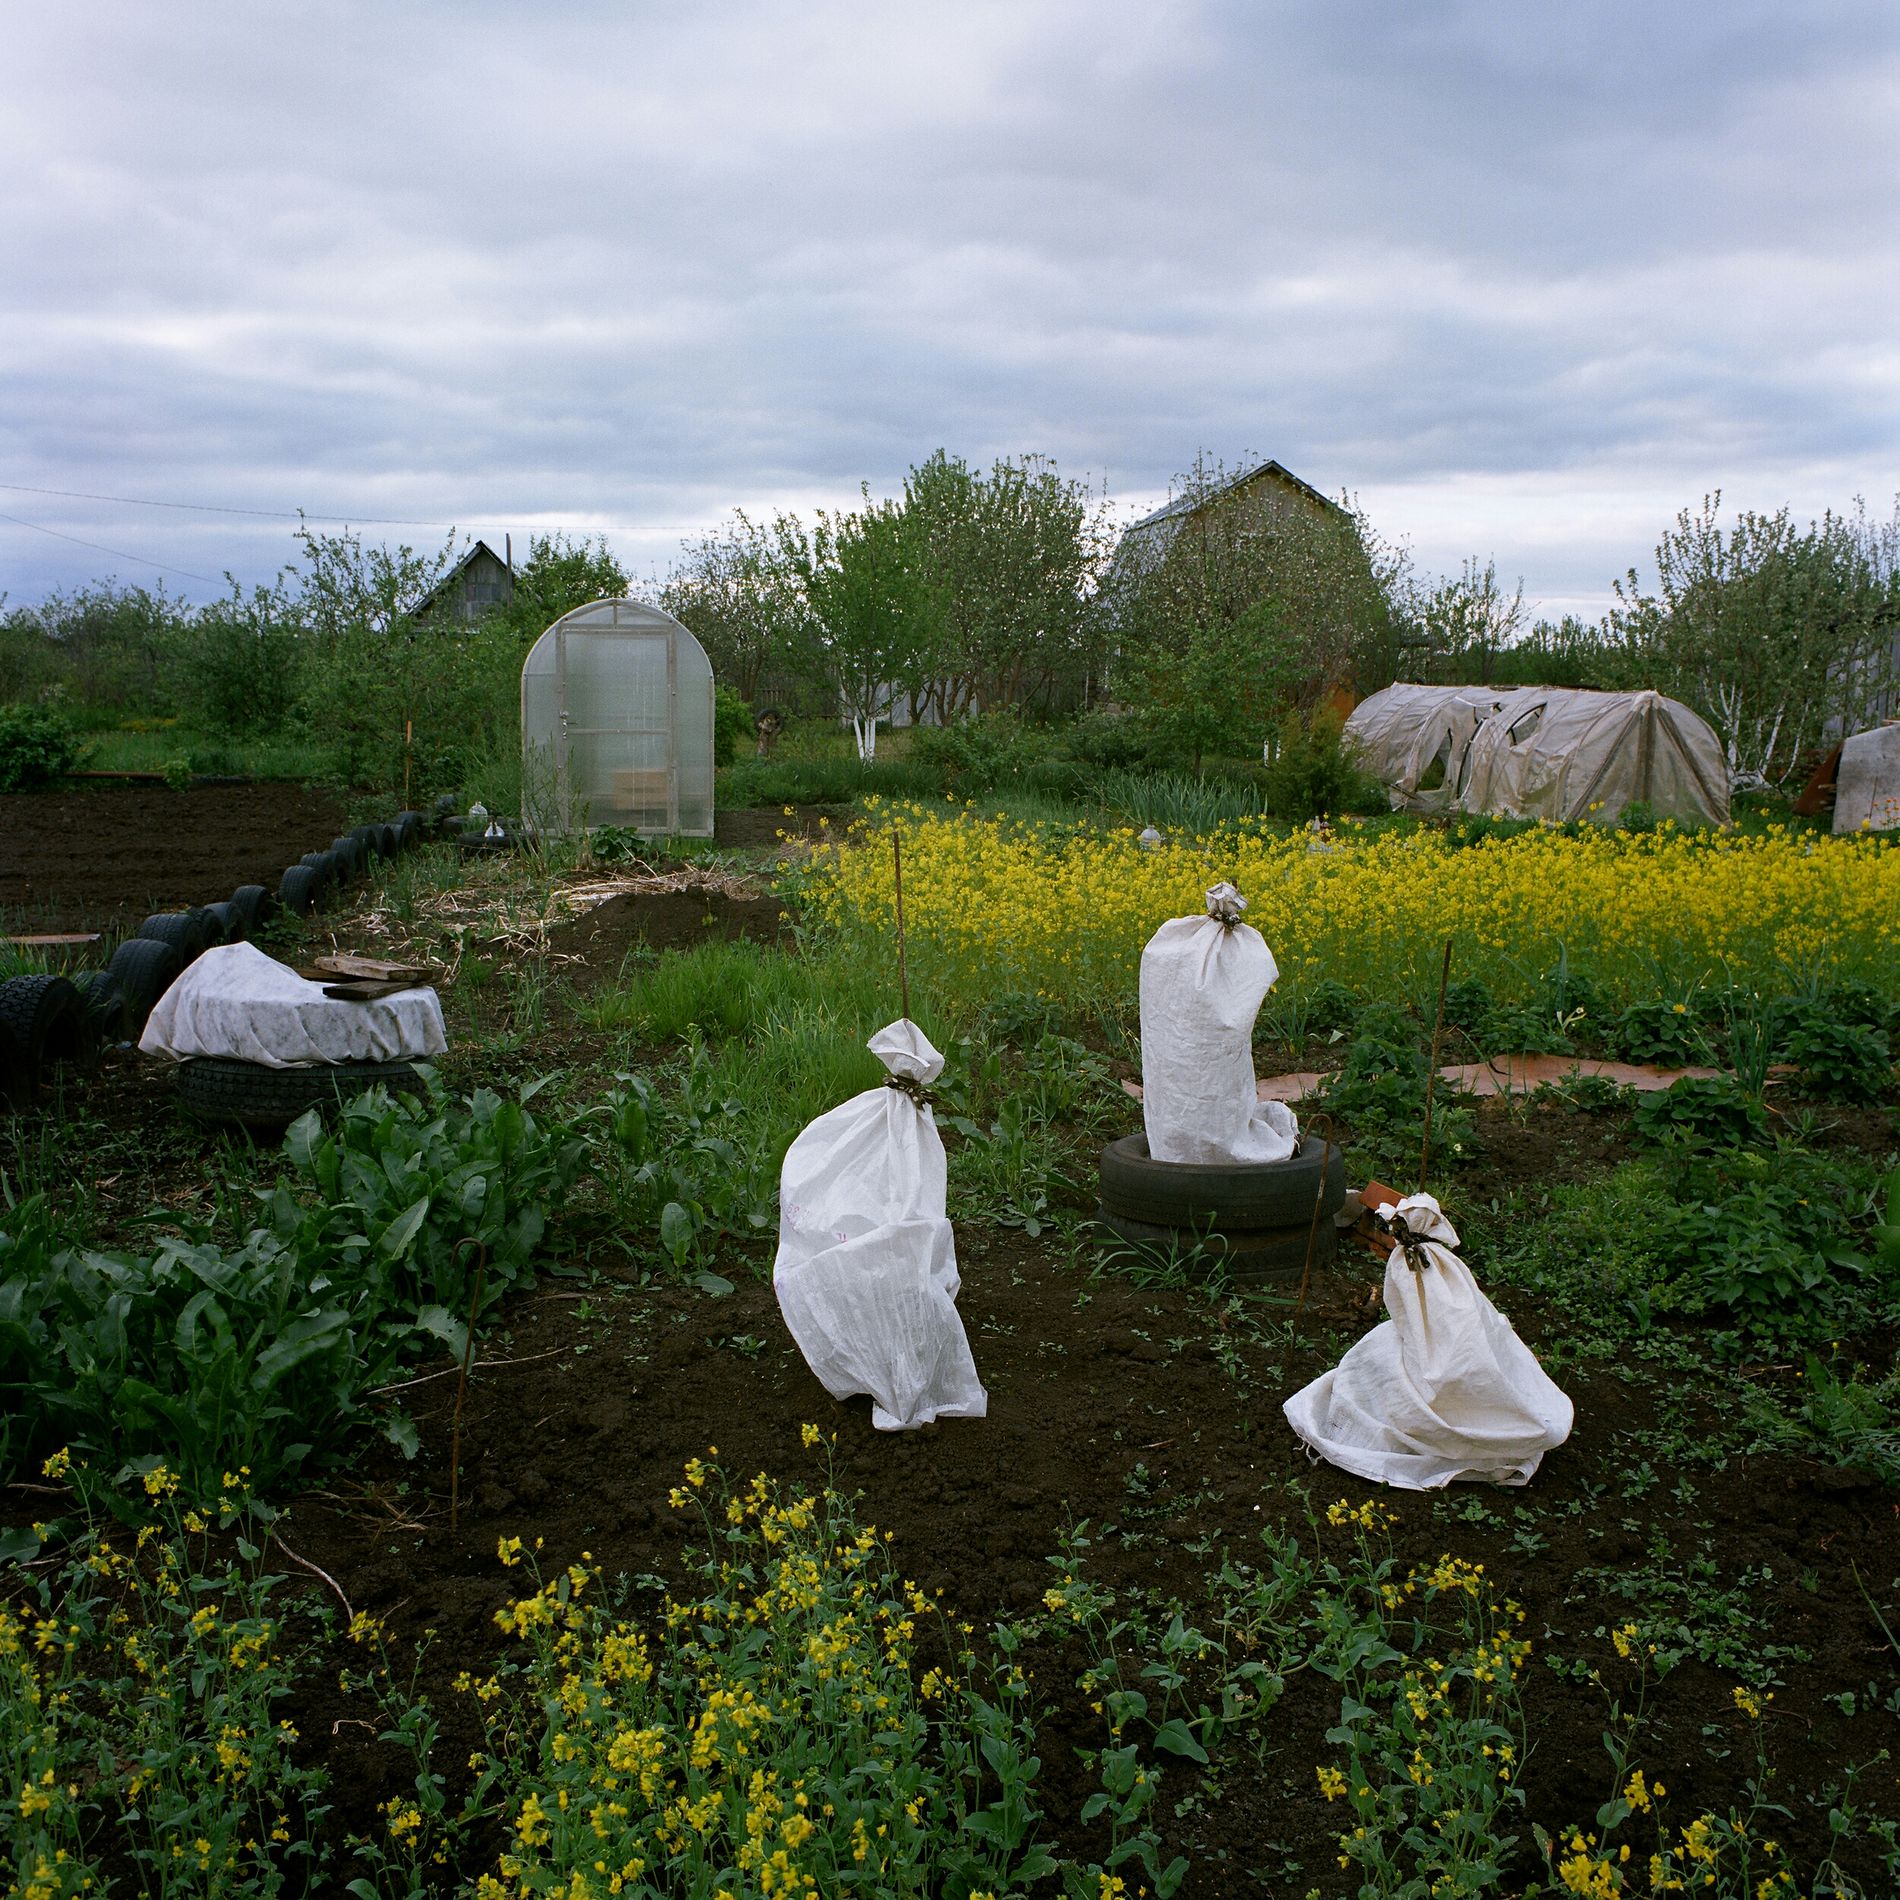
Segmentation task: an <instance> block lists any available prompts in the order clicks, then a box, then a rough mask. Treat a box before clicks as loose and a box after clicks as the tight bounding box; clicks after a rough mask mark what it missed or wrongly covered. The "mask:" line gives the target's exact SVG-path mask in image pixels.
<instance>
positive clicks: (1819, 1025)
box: [1788, 1014, 1893, 1102]
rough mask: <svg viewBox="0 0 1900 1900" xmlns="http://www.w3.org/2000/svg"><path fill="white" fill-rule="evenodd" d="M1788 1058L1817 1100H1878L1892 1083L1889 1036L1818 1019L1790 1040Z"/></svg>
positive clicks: (1806, 1023)
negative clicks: (1819, 1098) (1822, 1096)
mask: <svg viewBox="0 0 1900 1900" xmlns="http://www.w3.org/2000/svg"><path fill="white" fill-rule="evenodd" d="M1788 1057H1789V1060H1790V1061H1792V1062H1793V1063H1794V1064H1795V1066H1796V1067H1797V1068H1798V1069H1799V1070H1800V1071H1801V1079H1802V1080H1803V1081H1804V1082H1806V1083H1807V1085H1808V1086H1809V1087H1810V1088H1811V1089H1813V1091H1814V1092H1815V1094H1817V1095H1825V1096H1827V1097H1829V1098H1830V1099H1832V1100H1837V1101H1843V1102H1873V1101H1878V1100H1879V1099H1880V1096H1881V1095H1882V1094H1883V1093H1884V1092H1885V1090H1886V1088H1887V1086H1888V1084H1889V1083H1891V1082H1892V1080H1893V1052H1892V1050H1891V1049H1890V1048H1889V1046H1888V1043H1887V1037H1886V1032H1885V1031H1884V1030H1879V1029H1868V1028H1865V1027H1863V1026H1862V1025H1861V1024H1859V1023H1853V1022H1845V1021H1837V1020H1832V1019H1830V1018H1827V1017H1825V1016H1821V1015H1818V1014H1817V1015H1816V1016H1814V1017H1811V1018H1808V1019H1806V1020H1804V1021H1802V1022H1801V1023H1800V1024H1799V1025H1798V1026H1797V1027H1796V1028H1795V1029H1794V1031H1793V1032H1792V1034H1790V1036H1789V1038H1788Z"/></svg>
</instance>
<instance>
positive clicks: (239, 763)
mask: <svg viewBox="0 0 1900 1900" xmlns="http://www.w3.org/2000/svg"><path fill="white" fill-rule="evenodd" d="M181 762H182V763H183V764H184V765H185V766H186V767H187V768H188V769H189V770H190V771H191V773H192V774H193V775H194V776H198V777H205V778H227V777H228V778H258V779H298V780H302V779H315V778H324V777H326V776H329V775H330V774H332V773H333V772H334V771H335V769H336V757H335V754H334V752H333V751H332V749H331V748H330V747H329V746H327V745H324V744H322V743H321V742H320V741H317V740H314V739H308V738H282V739H224V738H218V737H216V736H214V735H211V734H207V733H201V732H193V731H191V730H189V729H188V728H186V727H184V726H169V725H168V726H160V727H157V728H156V729H154V730H152V731H148V732H133V731H129V730H126V729H125V728H119V729H117V730H110V731H104V732H94V733H89V734H87V736H86V759H85V764H84V768H83V769H84V770H86V771H88V772H162V771H165V770H166V769H167V768H168V767H170V766H173V765H175V764H178V763H181Z"/></svg>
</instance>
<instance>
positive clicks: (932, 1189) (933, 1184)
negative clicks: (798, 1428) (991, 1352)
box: [772, 1018, 989, 1432]
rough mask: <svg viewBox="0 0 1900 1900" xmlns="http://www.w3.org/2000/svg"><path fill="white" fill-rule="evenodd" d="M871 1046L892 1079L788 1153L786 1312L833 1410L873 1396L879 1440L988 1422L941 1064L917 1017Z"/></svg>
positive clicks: (783, 1198)
mask: <svg viewBox="0 0 1900 1900" xmlns="http://www.w3.org/2000/svg"><path fill="white" fill-rule="evenodd" d="M868 1047H869V1048H870V1050H871V1053H872V1054H873V1055H875V1056H876V1057H877V1058H878V1060H879V1061H880V1062H882V1063H883V1064H884V1066H885V1068H886V1069H888V1070H889V1071H890V1079H889V1080H888V1081H887V1082H886V1083H885V1084H884V1085H883V1086H882V1087H879V1088H873V1089H866V1090H865V1091H864V1093H863V1094H861V1095H854V1096H853V1097H852V1098H851V1100H850V1101H848V1102H845V1103H842V1104H841V1105H840V1106H838V1107H837V1108H834V1109H832V1110H830V1111H829V1112H828V1113H826V1114H823V1115H820V1116H819V1117H818V1119H817V1120H816V1121H815V1122H813V1123H811V1124H810V1126H809V1127H807V1128H806V1129H805V1130H804V1132H803V1133H801V1134H800V1135H799V1137H798V1139H797V1140H796V1141H794V1142H793V1143H792V1145H791V1147H790V1148H789V1149H787V1150H786V1154H785V1166H784V1170H783V1172H782V1173H781V1175H780V1178H779V1243H778V1258H777V1259H776V1260H775V1261H774V1263H773V1266H772V1286H773V1290H774V1291H775V1292H776V1293H777V1295H778V1303H779V1311H780V1312H781V1313H782V1314H783V1315H784V1317H785V1324H786V1326H787V1328H788V1329H789V1330H790V1332H791V1335H792V1338H793V1339H794V1340H795V1341H796V1342H797V1345H798V1350H799V1351H800V1352H801V1353H803V1354H804V1356H805V1363H806V1364H807V1365H808V1366H810V1367H811V1369H812V1371H813V1373H814V1374H816V1376H817V1378H818V1380H819V1382H820V1383H821V1384H822V1385H823V1386H824V1388H825V1390H826V1391H827V1392H829V1393H830V1394H831V1396H832V1397H833V1398H834V1399H847V1398H851V1397H853V1396H854V1395H856V1394H858V1393H860V1392H863V1393H868V1394H869V1395H870V1398H871V1423H872V1424H873V1425H875V1426H876V1427H877V1429H878V1430H879V1431H884V1432H893V1431H908V1430H910V1429H911V1428H912V1427H914V1426H918V1425H929V1424H931V1423H933V1422H934V1421H935V1420H937V1419H940V1418H981V1417H983V1415H984V1414H985V1413H986V1412H987V1411H988V1409H989V1397H988V1395H987V1394H986V1393H985V1392H984V1390H983V1387H982V1385H981V1384H980V1383H979V1382H978V1379H977V1376H976V1362H975V1361H974V1360H973V1359H972V1358H971V1356H970V1342H969V1339H968V1337H967V1336H966V1334H965V1333H964V1330H963V1321H962V1320H961V1319H960V1318H959V1317H958V1314H957V1289H958V1286H959V1285H960V1281H959V1279H958V1276H957V1251H956V1239H955V1236H954V1235H953V1234H952V1232H951V1228H950V1222H949V1219H948V1218H947V1216H946V1213H945V1165H944V1153H943V1138H942V1137H941V1136H940V1135H939V1134H938V1133H937V1125H936V1122H935V1120H934V1118H933V1117H932V1115H931V1111H930V1106H929V1102H928V1099H927V1097H926V1094H925V1091H926V1090H927V1088H928V1086H929V1084H930V1083H932V1082H934V1081H935V1080H936V1079H937V1077H938V1076H939V1075H941V1074H942V1073H943V1057H942V1056H941V1055H939V1054H938V1053H937V1051H936V1050H935V1049H934V1048H932V1047H931V1045H930V1040H929V1038H928V1037H927V1036H925V1034H924V1033H923V1031H922V1030H921V1029H919V1028H918V1027H917V1025H916V1024H915V1023H913V1022H911V1021H910V1020H909V1019H908V1018H905V1019H902V1020H900V1021H898V1022H894V1023H891V1024H889V1025H888V1026H887V1027H885V1028H883V1029H880V1030H879V1031H878V1032H877V1034H876V1035H875V1036H873V1037H872V1038H871V1040H870V1043H869V1045H868Z"/></svg>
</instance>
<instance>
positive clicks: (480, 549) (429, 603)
mask: <svg viewBox="0 0 1900 1900" xmlns="http://www.w3.org/2000/svg"><path fill="white" fill-rule="evenodd" d="M480 554H486V555H487V556H488V558H489V559H490V560H491V561H493V562H494V564H495V565H496V566H497V567H506V566H507V563H506V562H505V561H504V560H503V559H502V558H501V556H500V555H499V554H497V553H496V552H495V550H494V549H493V548H491V547H490V546H489V545H488V543H487V542H486V541H477V542H476V543H475V544H474V545H473V546H472V547H470V548H469V550H468V551H467V553H465V554H464V555H463V556H462V558H461V559H460V560H459V561H457V562H456V564H455V565H454V566H453V567H452V568H450V569H449V571H448V572H447V573H446V574H444V575H443V576H442V578H441V579H440V580H439V581H437V582H436V584H435V585H434V586H433V587H431V588H430V589H429V591H428V592H427V593H426V594H424V595H423V597H422V598H421V599H420V600H419V601H417V602H416V604H415V605H414V606H413V607H411V608H410V609H409V613H410V617H411V618H412V619H415V618H420V617H421V616H422V615H423V614H426V613H427V612H428V611H429V609H430V608H431V607H433V606H434V605H435V604H436V602H437V600H438V599H439V598H440V597H441V596H442V595H444V594H446V593H447V592H448V591H449V589H450V588H452V587H453V586H454V585H455V583H456V582H457V581H459V580H460V579H461V578H462V576H463V575H464V574H465V573H466V572H467V571H468V569H469V567H470V566H471V565H472V564H473V562H474V560H475V557H476V556H477V555H480Z"/></svg>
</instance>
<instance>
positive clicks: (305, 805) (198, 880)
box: [0, 784, 344, 931]
mask: <svg viewBox="0 0 1900 1900" xmlns="http://www.w3.org/2000/svg"><path fill="white" fill-rule="evenodd" d="M343 825H344V812H343V808H342V806H341V805H339V804H338V803H337V801H336V799H335V798H333V797H332V796H331V795H330V794H329V793H327V792H322V791H315V790H312V789H310V788H308V787H305V786H301V785H278V784H270V785H205V786H194V787H192V788H191V789H190V790H188V791H182V792H175V791H173V790H171V789H170V788H169V787H168V786H165V785H155V784H138V785H99V786H89V787H87V788H86V789H85V790H83V791H58V792H14V793H10V794H8V795H7V796H5V797H0V916H4V917H6V918H7V919H8V920H9V921H8V926H7V927H8V928H9V929H10V930H13V931H57V930H75V931H76V930H104V931H118V930H125V929H130V928H134V927H136V926H137V925H138V923H139V922H140V920H141V919H143V918H144V917H146V916H147V915H148V914H149V913H150V912H152V911H155V910H173V909H179V908H182V907H185V906H188V905H192V904H210V903H216V902H217V901H218V900H220V899H221V898H226V897H229V896H230V895H231V893H232V892H233V891H234V890H235V889H236V888H237V887H238V886H239V885H240V884H263V885H266V886H268V887H269V888H270V889H271V890H273V891H274V890H275V889H276V888H277V880H278V879H279V878H280V877H281V876H282V875H283V870H284V866H285V865H287V864H295V863H296V861H297V860H298V859H299V858H300V857H302V856H303V854H304V853H305V852H306V851H316V850H321V849H322V847H323V846H325V845H327V844H328V843H329V842H330V840H331V839H332V838H333V837H334V836H335V835H336V834H337V833H338V832H339V831H340V830H342V828H343Z"/></svg>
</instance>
